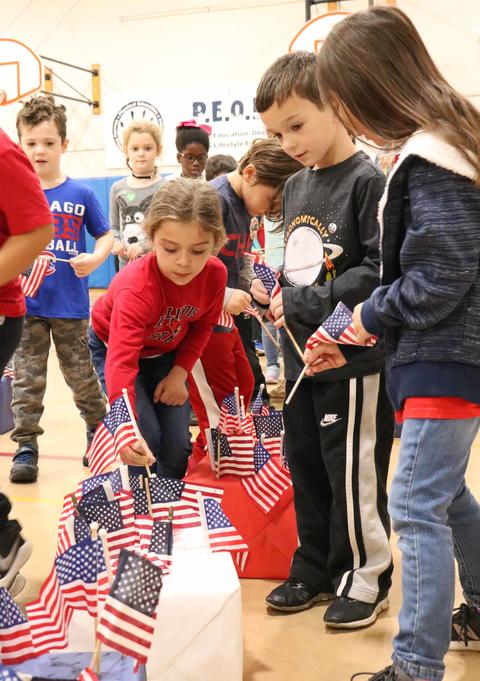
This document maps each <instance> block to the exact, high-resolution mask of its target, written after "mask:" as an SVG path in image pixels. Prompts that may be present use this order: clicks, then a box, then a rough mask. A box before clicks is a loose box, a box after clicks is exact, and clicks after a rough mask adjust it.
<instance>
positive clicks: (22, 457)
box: [14, 451, 35, 465]
mask: <svg viewBox="0 0 480 681" xmlns="http://www.w3.org/2000/svg"><path fill="white" fill-rule="evenodd" d="M14 461H15V463H22V464H26V465H34V464H35V458H34V454H33V452H28V451H27V452H21V454H17V456H16V457H15V459H14Z"/></svg>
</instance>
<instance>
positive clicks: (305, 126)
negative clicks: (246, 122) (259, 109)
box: [259, 94, 343, 168]
mask: <svg viewBox="0 0 480 681" xmlns="http://www.w3.org/2000/svg"><path fill="white" fill-rule="evenodd" d="M259 115H260V118H261V119H262V122H263V124H264V125H265V128H266V131H267V133H268V135H269V136H270V137H276V138H277V139H278V141H279V142H280V144H281V145H282V148H283V150H284V151H285V152H286V153H287V154H288V155H289V156H291V157H292V158H294V159H296V160H297V161H299V162H300V163H303V165H304V166H308V167H310V168H312V167H313V166H316V165H329V163H328V159H329V156H330V154H331V151H332V147H333V146H334V144H335V138H336V135H337V133H338V131H339V127H340V126H341V124H340V122H339V121H338V119H337V118H336V116H335V114H334V113H333V111H332V110H331V109H330V108H329V107H328V106H327V107H325V108H324V109H319V108H318V106H316V105H315V104H314V103H313V102H311V101H310V100H309V99H304V98H303V97H298V96H297V95H295V94H294V95H291V96H290V97H288V98H287V99H286V100H285V101H284V102H283V104H280V105H278V104H276V103H275V104H272V106H271V107H270V108H269V109H267V110H266V111H264V112H263V113H261V114H259ZM342 129H343V128H342Z"/></svg>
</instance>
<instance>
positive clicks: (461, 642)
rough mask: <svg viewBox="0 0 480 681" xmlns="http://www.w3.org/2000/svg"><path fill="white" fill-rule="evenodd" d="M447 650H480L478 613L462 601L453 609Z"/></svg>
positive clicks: (479, 618)
mask: <svg viewBox="0 0 480 681" xmlns="http://www.w3.org/2000/svg"><path fill="white" fill-rule="evenodd" d="M448 647H449V650H471V651H480V614H479V613H478V612H477V610H476V608H472V607H471V606H470V605H467V604H466V603H462V605H461V606H460V607H459V608H456V609H455V610H454V611H453V617H452V635H451V639H450V645H449V646H448Z"/></svg>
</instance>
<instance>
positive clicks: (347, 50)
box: [317, 7, 480, 184]
mask: <svg viewBox="0 0 480 681" xmlns="http://www.w3.org/2000/svg"><path fill="white" fill-rule="evenodd" d="M317 77H318V83H319V88H320V93H321V96H322V99H323V100H324V101H325V102H326V103H329V104H330V105H331V106H332V107H333V108H334V109H337V108H338V103H340V104H344V105H345V107H346V108H347V109H348V111H349V112H350V113H351V114H353V116H355V117H356V118H357V119H358V120H359V121H360V122H361V123H362V124H364V125H365V126H366V127H367V128H368V129H370V130H372V131H373V132H374V133H376V134H377V135H379V136H380V137H383V138H384V139H386V140H390V141H393V142H398V143H399V144H402V143H403V142H405V141H406V140H407V139H408V137H410V135H411V134H412V133H414V132H415V131H416V130H419V129H423V130H426V131H428V132H434V133H436V134H438V135H439V136H441V137H442V138H443V139H445V140H446V142H448V143H449V144H451V145H452V146H453V147H455V148H456V149H457V150H458V151H459V152H460V153H461V154H462V156H463V157H464V158H465V159H466V160H467V161H468V162H469V163H471V164H473V166H474V167H475V168H476V170H477V178H476V179H477V184H480V112H479V111H478V110H477V109H476V108H475V107H474V106H473V104H471V103H470V102H469V101H468V99H467V98H466V97H464V96H463V95H461V94H460V93H459V92H457V91H456V90H455V89H454V88H453V87H452V86H451V85H450V84H449V83H448V82H447V81H446V80H445V78H444V77H443V76H442V74H441V73H440V71H439V70H438V69H437V67H436V66H435V64H434V62H433V60H432V58H431V56H430V55H429V53H428V51H427V48H426V47H425V45H424V43H423V41H422V39H421V38H420V35H419V34H418V31H417V30H416V28H415V26H414V25H413V23H412V22H411V21H410V19H409V18H408V17H407V15H406V14H404V13H403V12H402V11H400V10H399V9H397V8H395V7H372V8H370V9H368V10H366V11H364V12H356V13H355V14H352V15H350V16H348V17H347V18H346V19H344V20H343V21H341V22H340V23H338V24H337V25H336V26H335V27H334V28H333V29H332V30H331V32H330V33H329V34H328V36H327V38H326V39H325V41H324V43H323V45H322V48H321V50H320V53H319V55H318V60H317ZM342 122H343V123H344V124H347V127H348V122H347V121H342ZM350 127H351V126H350Z"/></svg>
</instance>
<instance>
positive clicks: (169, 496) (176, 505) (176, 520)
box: [149, 477, 223, 529]
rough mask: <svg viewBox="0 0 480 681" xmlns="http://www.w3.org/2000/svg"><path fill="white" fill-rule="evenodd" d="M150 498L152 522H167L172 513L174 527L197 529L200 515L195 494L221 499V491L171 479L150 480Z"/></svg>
mask: <svg viewBox="0 0 480 681" xmlns="http://www.w3.org/2000/svg"><path fill="white" fill-rule="evenodd" d="M149 484H150V496H151V499H152V516H153V519H154V520H168V519H169V515H170V509H171V510H172V512H173V525H174V527H176V526H177V527H181V528H183V529H185V528H187V527H198V526H199V525H200V515H199V508H198V497H197V494H198V492H200V493H201V494H203V495H208V496H210V497H214V498H215V499H218V500H219V501H220V500H221V499H222V495H223V490H222V489H217V488H215V487H207V486H205V485H195V484H192V483H190V482H182V481H181V480H175V479H173V478H162V477H160V478H153V477H152V478H150V480H149Z"/></svg>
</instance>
